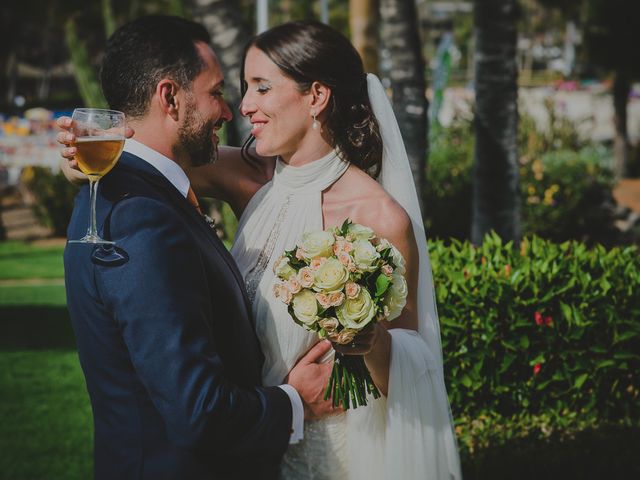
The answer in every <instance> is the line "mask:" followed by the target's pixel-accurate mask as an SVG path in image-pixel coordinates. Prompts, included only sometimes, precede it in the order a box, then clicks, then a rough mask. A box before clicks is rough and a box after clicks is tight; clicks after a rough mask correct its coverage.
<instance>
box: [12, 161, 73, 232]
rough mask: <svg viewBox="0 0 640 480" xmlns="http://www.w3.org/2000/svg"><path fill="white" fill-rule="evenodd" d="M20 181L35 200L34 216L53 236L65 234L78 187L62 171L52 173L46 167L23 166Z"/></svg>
mask: <svg viewBox="0 0 640 480" xmlns="http://www.w3.org/2000/svg"><path fill="white" fill-rule="evenodd" d="M22 181H23V182H24V183H25V185H26V186H27V188H28V189H29V191H30V192H31V193H32V194H33V196H34V198H35V200H36V201H35V204H34V206H33V210H34V213H35V214H36V217H37V218H38V219H39V220H40V221H41V222H42V223H43V224H44V225H46V226H48V227H50V228H52V229H53V235H54V236H58V237H64V236H66V235H67V225H69V219H70V218H71V212H72V211H73V205H74V201H73V200H74V198H75V196H76V194H77V193H78V188H77V187H75V186H74V185H72V184H71V183H69V181H68V180H67V179H66V178H65V176H64V175H63V174H62V173H53V172H52V171H51V169H49V168H46V167H35V166H30V167H25V168H24V169H23V171H22Z"/></svg>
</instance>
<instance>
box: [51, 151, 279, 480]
mask: <svg viewBox="0 0 640 480" xmlns="http://www.w3.org/2000/svg"><path fill="white" fill-rule="evenodd" d="M88 208H89V198H88V188H87V187H84V188H83V189H82V190H81V191H80V193H79V194H78V196H77V198H76V204H75V208H74V212H73V216H72V219H71V223H70V225H69V230H68V238H80V237H81V236H82V235H83V234H84V232H85V231H86V228H87V219H88ZM97 219H98V229H99V231H100V232H101V234H103V235H104V236H105V237H108V238H110V239H112V240H114V241H115V242H116V244H117V247H118V249H120V250H119V251H121V252H122V254H123V256H124V260H122V261H114V262H111V261H109V260H107V261H105V260H104V259H102V260H101V259H100V258H97V257H96V256H95V255H94V254H95V253H100V250H99V249H100V247H95V246H93V245H84V244H68V245H67V247H66V249H65V254H64V263H65V280H66V288H67V302H68V308H69V312H70V316H71V321H72V324H73V328H74V331H75V335H76V341H77V346H78V354H79V358H80V363H81V365H82V369H83V371H84V375H85V378H86V383H87V390H88V392H89V396H90V398H91V405H92V408H93V416H94V427H95V478H96V480H102V479H104V480H116V479H117V480H123V479H149V480H151V479H153V480H161V479H217V478H221V479H222V478H224V479H227V478H258V477H260V478H265V477H266V478H269V477H274V476H275V475H276V472H277V468H278V463H279V461H280V459H281V457H282V454H283V453H284V451H285V449H286V447H287V444H288V440H289V435H290V428H291V404H290V401H289V398H288V396H287V395H286V393H285V392H284V391H282V390H281V389H280V388H278V387H270V388H263V387H260V386H259V385H260V373H261V368H262V361H263V357H262V353H261V351H260V347H259V343H258V339H257V337H256V334H255V331H254V326H253V323H252V320H251V309H250V305H249V303H248V300H247V296H246V292H245V290H244V284H243V281H242V278H241V276H240V274H239V272H238V270H237V267H236V265H235V263H234V261H233V258H232V257H231V256H230V255H229V253H228V251H227V250H226V249H225V248H224V245H223V244H222V243H221V242H220V240H219V239H218V238H217V236H216V235H215V234H214V232H213V231H212V230H211V228H210V227H209V226H208V225H207V224H206V222H205V221H204V220H203V218H202V217H201V216H200V215H199V214H198V213H197V212H196V211H195V209H194V208H193V207H192V206H191V205H190V204H189V203H188V202H187V201H186V199H185V198H184V197H183V196H182V195H181V194H180V193H179V192H178V191H177V190H176V189H175V187H173V185H171V183H169V182H168V181H167V180H166V179H165V178H164V177H163V176H162V175H161V174H160V173H159V172H158V171H157V170H156V169H155V168H153V167H152V166H151V165H150V164H148V163H146V162H144V161H143V160H141V159H140V158H138V157H136V156H134V155H131V154H127V153H124V154H123V155H122V157H121V159H120V161H119V163H118V164H117V165H116V167H115V168H114V169H113V170H112V171H111V172H110V173H109V174H108V175H106V176H105V177H104V178H103V179H102V180H101V181H100V189H99V194H98V199H97Z"/></svg>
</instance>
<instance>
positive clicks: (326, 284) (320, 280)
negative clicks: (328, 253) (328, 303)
mask: <svg viewBox="0 0 640 480" xmlns="http://www.w3.org/2000/svg"><path fill="white" fill-rule="evenodd" d="M348 280H349V271H348V270H347V269H346V268H345V266H344V265H342V263H340V261H338V260H337V259H335V258H328V259H327V261H326V262H324V263H323V264H322V265H320V267H319V268H318V270H316V273H315V280H314V287H313V288H314V290H316V291H317V292H324V293H333V292H338V291H340V290H342V287H344V284H345V283H347V281H348Z"/></svg>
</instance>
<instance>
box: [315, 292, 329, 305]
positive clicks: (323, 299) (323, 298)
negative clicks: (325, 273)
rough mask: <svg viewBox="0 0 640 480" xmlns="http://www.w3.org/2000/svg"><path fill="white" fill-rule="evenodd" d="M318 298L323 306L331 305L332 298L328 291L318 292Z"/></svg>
mask: <svg viewBox="0 0 640 480" xmlns="http://www.w3.org/2000/svg"><path fill="white" fill-rule="evenodd" d="M316 300H318V303H319V304H320V306H322V308H329V307H330V306H331V300H330V298H329V295H327V294H326V293H316Z"/></svg>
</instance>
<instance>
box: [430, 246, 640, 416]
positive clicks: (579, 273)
mask: <svg viewBox="0 0 640 480" xmlns="http://www.w3.org/2000/svg"><path fill="white" fill-rule="evenodd" d="M638 253H639V252H638V249H637V248H636V247H625V248H620V247H616V248H612V249H610V250H606V249H605V248H604V247H602V246H598V247H595V248H587V247H586V246H585V245H584V244H582V243H580V242H576V241H569V242H565V243H562V244H556V243H552V242H550V241H546V240H543V239H541V238H539V237H532V238H527V239H525V240H524V241H523V242H522V244H521V246H520V247H517V248H516V247H514V246H513V245H512V244H511V243H507V244H503V243H502V241H501V240H500V238H499V237H498V236H497V235H496V234H491V235H488V236H487V237H485V239H484V242H483V244H482V245H481V246H479V247H475V246H473V245H471V244H470V243H469V242H460V241H456V240H453V241H452V242H451V244H448V245H447V244H445V243H443V242H441V241H433V242H431V244H430V255H431V261H432V264H433V272H434V275H435V277H434V283H435V288H436V296H437V302H438V311H439V316H440V322H441V325H442V345H443V351H444V358H445V373H446V376H447V384H448V391H449V396H450V399H451V406H452V409H453V412H454V417H456V418H458V417H459V418H462V417H469V418H479V417H480V416H481V415H486V414H489V413H491V412H494V413H497V414H499V415H501V416H503V417H511V416H513V415H516V414H528V415H540V414H547V415H554V416H556V417H560V416H567V415H569V414H570V413H571V412H578V413H580V415H582V416H583V417H584V416H588V415H592V416H595V417H597V418H599V419H609V420H612V421H615V420H617V419H624V418H638V414H639V413H640V377H639V373H638V372H639V371H640V295H638V292H639V291H640V257H639V255H638Z"/></svg>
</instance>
